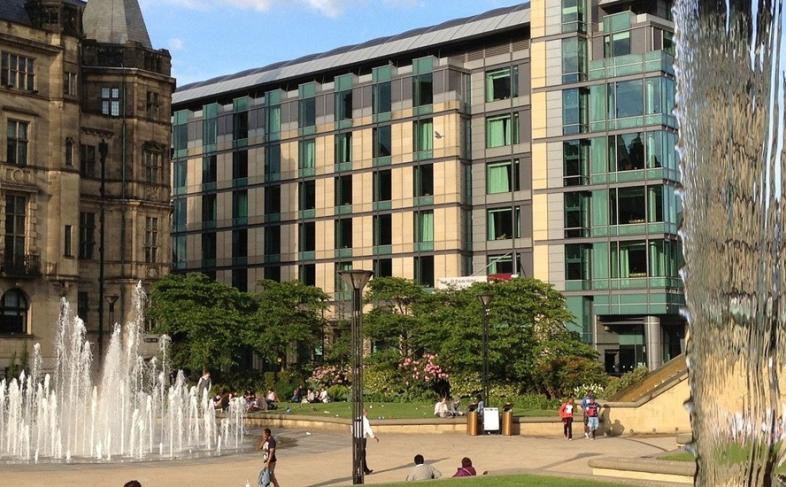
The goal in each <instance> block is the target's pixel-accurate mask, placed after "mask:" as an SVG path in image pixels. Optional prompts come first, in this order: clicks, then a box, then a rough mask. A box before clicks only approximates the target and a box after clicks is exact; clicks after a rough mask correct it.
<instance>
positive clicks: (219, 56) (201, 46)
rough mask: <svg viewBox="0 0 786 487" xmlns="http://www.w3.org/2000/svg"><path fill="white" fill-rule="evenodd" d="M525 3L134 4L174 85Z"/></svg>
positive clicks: (214, 0) (257, 0)
mask: <svg viewBox="0 0 786 487" xmlns="http://www.w3.org/2000/svg"><path fill="white" fill-rule="evenodd" d="M0 1H1V0H0ZM524 1H525V0H139V3H140V6H141V7H142V13H143V14H144V16H145V22H146V23H147V28H148V31H149V33H150V40H151V42H152V43H153V47H155V48H157V49H160V48H166V49H169V51H170V53H171V54H172V70H173V75H174V76H175V77H176V78H177V84H178V86H183V85H185V84H188V83H192V82H194V81H202V80H205V79H209V78H212V77H215V76H221V75H225V74H231V73H236V72H238V71H242V70H244V69H249V68H257V67H260V66H265V65H267V64H271V63H274V62H277V61H285V60H288V59H294V58H297V57H300V56H304V55H306V54H313V53H317V52H323V51H328V50H330V49H333V48H336V47H340V46H346V45H349V44H357V43H359V42H364V41H367V40H370V39H373V38H376V37H383V36H388V35H393V34H398V33H401V32H404V31H407V30H410V29H414V28H418V27H426V26H430V25H434V24H438V23H440V22H444V21H446V20H451V19H455V18H459V17H467V16H471V15H476V14H479V13H482V12H486V11H488V10H492V9H495V8H499V7H506V6H511V5H516V4H519V3H522V2H524Z"/></svg>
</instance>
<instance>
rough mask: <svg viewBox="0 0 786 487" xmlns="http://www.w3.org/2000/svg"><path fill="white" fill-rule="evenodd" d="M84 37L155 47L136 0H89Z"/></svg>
mask: <svg viewBox="0 0 786 487" xmlns="http://www.w3.org/2000/svg"><path fill="white" fill-rule="evenodd" d="M82 27H83V29H84V30H85V37H87V38H88V39H95V40H97V41H98V42H106V43H109V44H127V43H129V42H138V43H139V44H142V45H143V46H145V47H147V48H148V49H152V48H153V47H152V45H151V44H150V36H149V35H148V33H147V26H146V25H145V19H144V18H143V17H142V10H141V9H140V8H139V2H137V0H90V1H89V2H87V7H85V13H84V15H82Z"/></svg>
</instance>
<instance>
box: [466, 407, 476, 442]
mask: <svg viewBox="0 0 786 487" xmlns="http://www.w3.org/2000/svg"><path fill="white" fill-rule="evenodd" d="M467 434H468V435H469V436H478V412H477V411H470V412H468V413H467Z"/></svg>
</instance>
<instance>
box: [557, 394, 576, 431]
mask: <svg viewBox="0 0 786 487" xmlns="http://www.w3.org/2000/svg"><path fill="white" fill-rule="evenodd" d="M559 417H560V418H562V434H563V435H564V436H565V439H567V440H572V439H573V398H570V399H568V400H567V401H566V402H564V403H562V406H560V407H559Z"/></svg>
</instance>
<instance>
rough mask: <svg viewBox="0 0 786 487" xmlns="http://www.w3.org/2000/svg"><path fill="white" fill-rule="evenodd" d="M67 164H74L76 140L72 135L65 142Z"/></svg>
mask: <svg viewBox="0 0 786 487" xmlns="http://www.w3.org/2000/svg"><path fill="white" fill-rule="evenodd" d="M65 165H66V166H67V167H73V166H74V141H73V139H71V138H70V137H68V138H66V142H65Z"/></svg>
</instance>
